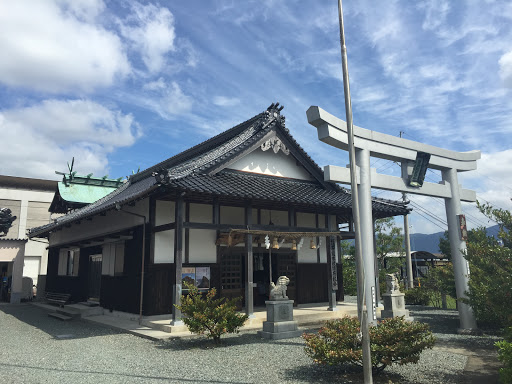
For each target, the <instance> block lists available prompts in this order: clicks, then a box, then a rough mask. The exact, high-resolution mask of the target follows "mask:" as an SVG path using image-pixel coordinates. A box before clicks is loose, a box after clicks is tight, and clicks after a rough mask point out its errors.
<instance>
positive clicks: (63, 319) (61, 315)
mask: <svg viewBox="0 0 512 384" xmlns="http://www.w3.org/2000/svg"><path fill="white" fill-rule="evenodd" d="M48 316H49V317H55V318H56V319H59V320H62V321H68V320H72V319H73V317H71V316H66V315H63V314H60V313H57V312H50V313H49V314H48Z"/></svg>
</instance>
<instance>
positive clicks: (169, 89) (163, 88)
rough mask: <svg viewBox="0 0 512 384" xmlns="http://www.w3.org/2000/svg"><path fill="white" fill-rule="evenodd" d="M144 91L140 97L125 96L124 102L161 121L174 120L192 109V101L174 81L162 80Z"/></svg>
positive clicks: (150, 84) (148, 85) (146, 87)
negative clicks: (157, 116) (155, 114)
mask: <svg viewBox="0 0 512 384" xmlns="http://www.w3.org/2000/svg"><path fill="white" fill-rule="evenodd" d="M143 89H144V90H145V91H146V93H145V94H143V95H142V96H141V97H138V96H134V95H126V96H125V100H127V101H130V102H132V103H134V104H137V105H139V106H142V107H145V108H148V109H150V110H152V111H154V112H156V113H158V114H159V115H160V117H162V118H163V119H166V120H174V119H175V118H176V116H178V115H184V114H186V113H188V112H189V111H190V110H191V109H192V105H193V99H192V97H190V96H188V95H187V94H185V93H184V92H183V91H182V90H181V87H180V86H179V84H178V83H176V82H175V81H172V82H169V83H167V82H166V81H165V80H164V79H163V78H159V79H158V80H156V81H153V82H150V83H147V84H146V85H144V86H143Z"/></svg>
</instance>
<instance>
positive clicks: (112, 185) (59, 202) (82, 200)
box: [49, 172, 123, 213]
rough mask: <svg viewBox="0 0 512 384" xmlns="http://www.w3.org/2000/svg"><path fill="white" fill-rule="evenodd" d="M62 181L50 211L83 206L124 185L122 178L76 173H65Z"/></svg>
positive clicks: (62, 210) (63, 210)
mask: <svg viewBox="0 0 512 384" xmlns="http://www.w3.org/2000/svg"><path fill="white" fill-rule="evenodd" d="M63 176H64V177H63V178H62V181H60V182H59V183H58V184H57V192H56V193H55V196H54V198H53V201H52V204H51V205H50V209H49V211H50V212H54V213H66V212H68V211H69V210H70V209H76V208H80V207H83V206H84V205H87V204H91V203H94V202H95V201H97V200H99V199H101V198H102V197H105V196H106V195H108V194H109V193H111V192H112V191H114V190H116V189H117V188H119V187H120V186H121V185H123V181H121V178H119V179H116V180H114V179H107V177H106V176H105V177H102V178H98V177H92V175H87V176H80V175H77V174H76V173H74V172H73V173H70V174H69V175H66V174H63Z"/></svg>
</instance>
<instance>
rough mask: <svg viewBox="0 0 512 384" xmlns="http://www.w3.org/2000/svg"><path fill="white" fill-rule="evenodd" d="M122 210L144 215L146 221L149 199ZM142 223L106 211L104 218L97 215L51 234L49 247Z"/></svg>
mask: <svg viewBox="0 0 512 384" xmlns="http://www.w3.org/2000/svg"><path fill="white" fill-rule="evenodd" d="M123 210H124V211H129V212H134V213H137V214H139V215H145V216H146V220H147V219H148V218H149V216H148V211H149V199H144V200H141V201H139V202H137V203H136V204H135V206H133V207H130V206H128V205H125V206H123ZM143 222H144V220H143V219H142V218H141V217H138V216H134V215H130V214H127V213H124V212H120V211H116V210H112V211H108V212H107V213H106V215H105V216H100V215H97V216H94V217H93V218H92V220H82V221H81V223H80V224H71V227H69V228H62V230H59V231H56V232H53V233H51V234H50V244H51V246H56V245H60V244H65V243H68V242H72V241H79V240H84V239H89V238H91V237H94V236H99V235H102V234H108V233H113V232H117V231H120V230H122V229H127V228H132V227H136V226H139V225H142V224H143Z"/></svg>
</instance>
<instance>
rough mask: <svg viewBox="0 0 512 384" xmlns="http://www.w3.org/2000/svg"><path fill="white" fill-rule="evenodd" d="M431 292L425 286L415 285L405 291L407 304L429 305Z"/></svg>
mask: <svg viewBox="0 0 512 384" xmlns="http://www.w3.org/2000/svg"><path fill="white" fill-rule="evenodd" d="M429 303H430V292H429V290H428V289H426V288H424V287H414V288H411V289H408V290H407V291H405V304H412V305H428V304H429Z"/></svg>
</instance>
